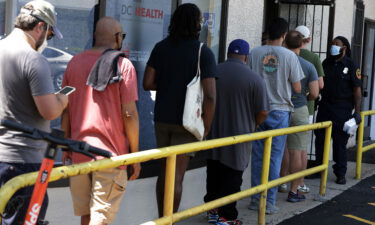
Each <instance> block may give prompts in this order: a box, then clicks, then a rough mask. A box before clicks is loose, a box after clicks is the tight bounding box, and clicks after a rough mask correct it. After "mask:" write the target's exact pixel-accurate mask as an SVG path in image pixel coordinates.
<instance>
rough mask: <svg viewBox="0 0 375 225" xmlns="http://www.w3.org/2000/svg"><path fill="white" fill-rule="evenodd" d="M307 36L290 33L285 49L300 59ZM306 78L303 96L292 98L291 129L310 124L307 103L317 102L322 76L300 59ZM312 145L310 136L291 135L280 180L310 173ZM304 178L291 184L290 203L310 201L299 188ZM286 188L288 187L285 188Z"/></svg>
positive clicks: (306, 134) (302, 84) (303, 84)
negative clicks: (293, 175) (308, 160)
mask: <svg viewBox="0 0 375 225" xmlns="http://www.w3.org/2000/svg"><path fill="white" fill-rule="evenodd" d="M303 42H304V39H303V35H302V34H301V33H300V32H298V31H290V32H289V33H288V34H287V35H286V38H285V45H286V47H287V48H288V49H290V50H291V51H293V52H294V53H295V54H296V55H299V54H300V50H301V48H302V46H303ZM298 60H299V62H300V64H301V67H302V70H303V72H304V74H305V78H304V79H303V80H302V81H301V87H302V91H301V93H298V94H297V93H293V94H292V103H293V105H294V112H292V115H291V119H290V124H289V126H300V125H306V124H309V110H308V108H307V100H314V99H316V98H317V97H318V95H319V83H318V74H317V72H316V69H315V67H314V65H313V64H311V63H309V62H308V61H307V60H304V59H303V58H302V57H300V56H298ZM308 142H309V133H308V132H307V131H305V132H299V133H294V134H289V135H288V137H287V147H286V149H285V152H284V158H283V163H282V167H281V174H280V176H286V175H288V174H289V173H297V172H299V171H302V170H304V169H306V168H305V167H304V164H303V161H304V160H303V158H304V159H305V160H307V159H306V157H307V154H306V151H307V146H308ZM301 182H302V178H299V179H296V180H293V181H292V182H291V186H290V191H289V194H288V198H287V201H288V202H300V201H304V200H305V199H306V198H305V196H304V195H303V194H301V193H300V191H299V189H298V188H299V187H300V185H301ZM284 185H285V186H286V184H284Z"/></svg>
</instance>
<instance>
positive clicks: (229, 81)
mask: <svg viewBox="0 0 375 225" xmlns="http://www.w3.org/2000/svg"><path fill="white" fill-rule="evenodd" d="M249 50H250V46H249V44H248V43H247V42H246V41H244V40H242V39H236V40H234V41H232V42H231V43H230V44H229V47H228V53H227V54H228V59H227V60H226V61H225V62H224V63H221V64H219V65H218V67H217V68H218V75H219V77H220V79H219V80H217V81H216V88H217V102H216V107H217V109H216V111H215V117H214V121H213V123H212V129H211V132H210V134H209V135H208V138H209V139H216V138H222V137H228V136H235V135H240V134H248V133H253V132H254V131H255V127H256V126H257V125H259V124H261V123H263V121H264V120H265V119H266V117H267V111H268V99H267V92H266V87H265V83H264V81H263V79H262V78H261V77H260V76H259V75H258V74H256V73H254V72H253V71H251V70H250V68H249V67H248V66H247V60H248V55H249ZM250 151H251V143H250V142H247V143H242V144H237V145H231V146H226V147H220V148H217V149H214V150H211V151H209V152H208V159H207V183H206V189H207V194H206V195H205V197H204V201H205V202H209V201H213V200H215V199H217V198H221V197H224V196H227V195H230V194H234V193H236V192H239V191H240V190H241V184H242V174H243V172H244V170H245V169H246V168H247V166H248V164H249V161H250ZM207 216H208V222H209V223H216V224H218V225H240V224H242V222H241V221H240V220H237V216H238V211H237V209H236V202H233V203H230V204H228V205H225V206H222V207H220V208H218V209H215V210H210V211H209V212H208V213H207Z"/></svg>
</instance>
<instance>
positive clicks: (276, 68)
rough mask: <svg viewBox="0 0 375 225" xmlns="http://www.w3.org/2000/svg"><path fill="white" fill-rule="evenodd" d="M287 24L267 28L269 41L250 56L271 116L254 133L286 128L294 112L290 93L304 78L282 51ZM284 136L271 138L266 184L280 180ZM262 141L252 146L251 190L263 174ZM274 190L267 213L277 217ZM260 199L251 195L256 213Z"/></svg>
mask: <svg viewBox="0 0 375 225" xmlns="http://www.w3.org/2000/svg"><path fill="white" fill-rule="evenodd" d="M287 30H288V23H287V22H286V21H285V20H284V19H282V18H276V19H275V20H274V21H273V22H272V23H271V24H270V26H269V27H268V29H267V33H268V35H269V38H268V40H267V44H266V45H264V46H261V47H258V48H255V49H253V50H252V51H251V52H250V57H249V61H250V68H251V69H253V70H254V72H256V73H258V74H260V75H261V76H262V77H263V79H264V81H265V83H266V88H267V94H268V98H269V104H270V112H269V114H268V117H267V119H266V121H265V122H264V123H263V124H261V125H260V126H259V128H258V129H257V131H266V130H273V129H279V128H285V127H288V126H289V116H290V112H292V111H293V104H292V101H291V95H292V90H294V91H295V92H296V93H299V92H301V83H300V80H302V79H303V78H304V74H303V71H302V68H301V66H300V64H299V61H298V58H297V56H296V54H294V53H293V52H292V51H290V50H288V49H286V48H284V47H282V46H281V45H282V43H283V41H284V39H285V35H286V33H287ZM285 141H286V136H285V135H283V136H278V137H273V138H272V150H271V161H270V171H269V180H274V179H277V178H279V176H280V167H281V161H282V157H283V153H284V146H285ZM263 149H264V141H263V140H259V141H255V142H254V143H253V151H252V153H251V186H252V187H255V186H258V185H260V177H261V173H262V161H263ZM276 194H277V188H272V189H269V191H268V195H267V208H266V213H269V214H270V213H276V212H277V211H278V209H277V207H276V206H275V204H276ZM259 198H260V195H259V194H257V195H253V196H252V199H251V203H250V207H249V208H250V209H251V210H257V209H258V205H259Z"/></svg>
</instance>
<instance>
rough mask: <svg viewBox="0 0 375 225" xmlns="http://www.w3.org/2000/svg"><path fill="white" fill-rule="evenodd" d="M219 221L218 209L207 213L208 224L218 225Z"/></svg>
mask: <svg viewBox="0 0 375 225" xmlns="http://www.w3.org/2000/svg"><path fill="white" fill-rule="evenodd" d="M218 220H219V213H218V212H217V209H211V210H210V211H208V212H207V222H208V223H213V224H216V222H217V221H218Z"/></svg>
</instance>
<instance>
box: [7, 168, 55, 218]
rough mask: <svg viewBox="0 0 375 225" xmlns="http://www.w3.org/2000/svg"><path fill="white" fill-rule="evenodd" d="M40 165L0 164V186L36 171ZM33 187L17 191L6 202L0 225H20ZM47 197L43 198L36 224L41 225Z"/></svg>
mask: <svg viewBox="0 0 375 225" xmlns="http://www.w3.org/2000/svg"><path fill="white" fill-rule="evenodd" d="M39 167H40V164H27V163H26V164H22V163H5V162H0V186H3V185H4V184H5V183H6V182H7V181H8V180H10V179H12V178H13V177H15V176H18V175H21V174H24V173H29V172H34V171H38V170H39ZM33 189H34V186H28V187H25V188H22V189H20V190H18V191H17V192H16V193H15V194H14V195H13V196H12V198H11V199H10V201H9V202H8V204H7V206H6V208H5V213H4V218H3V219H2V223H1V225H10V224H11V225H22V224H23V223H24V219H25V215H26V211H27V208H28V206H29V202H30V199H31V195H32V192H33ZM47 205H48V196H47V194H46V196H45V197H44V201H43V204H42V208H41V210H40V212H39V218H38V222H37V224H38V225H39V224H43V220H44V217H45V214H46V211H47Z"/></svg>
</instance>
